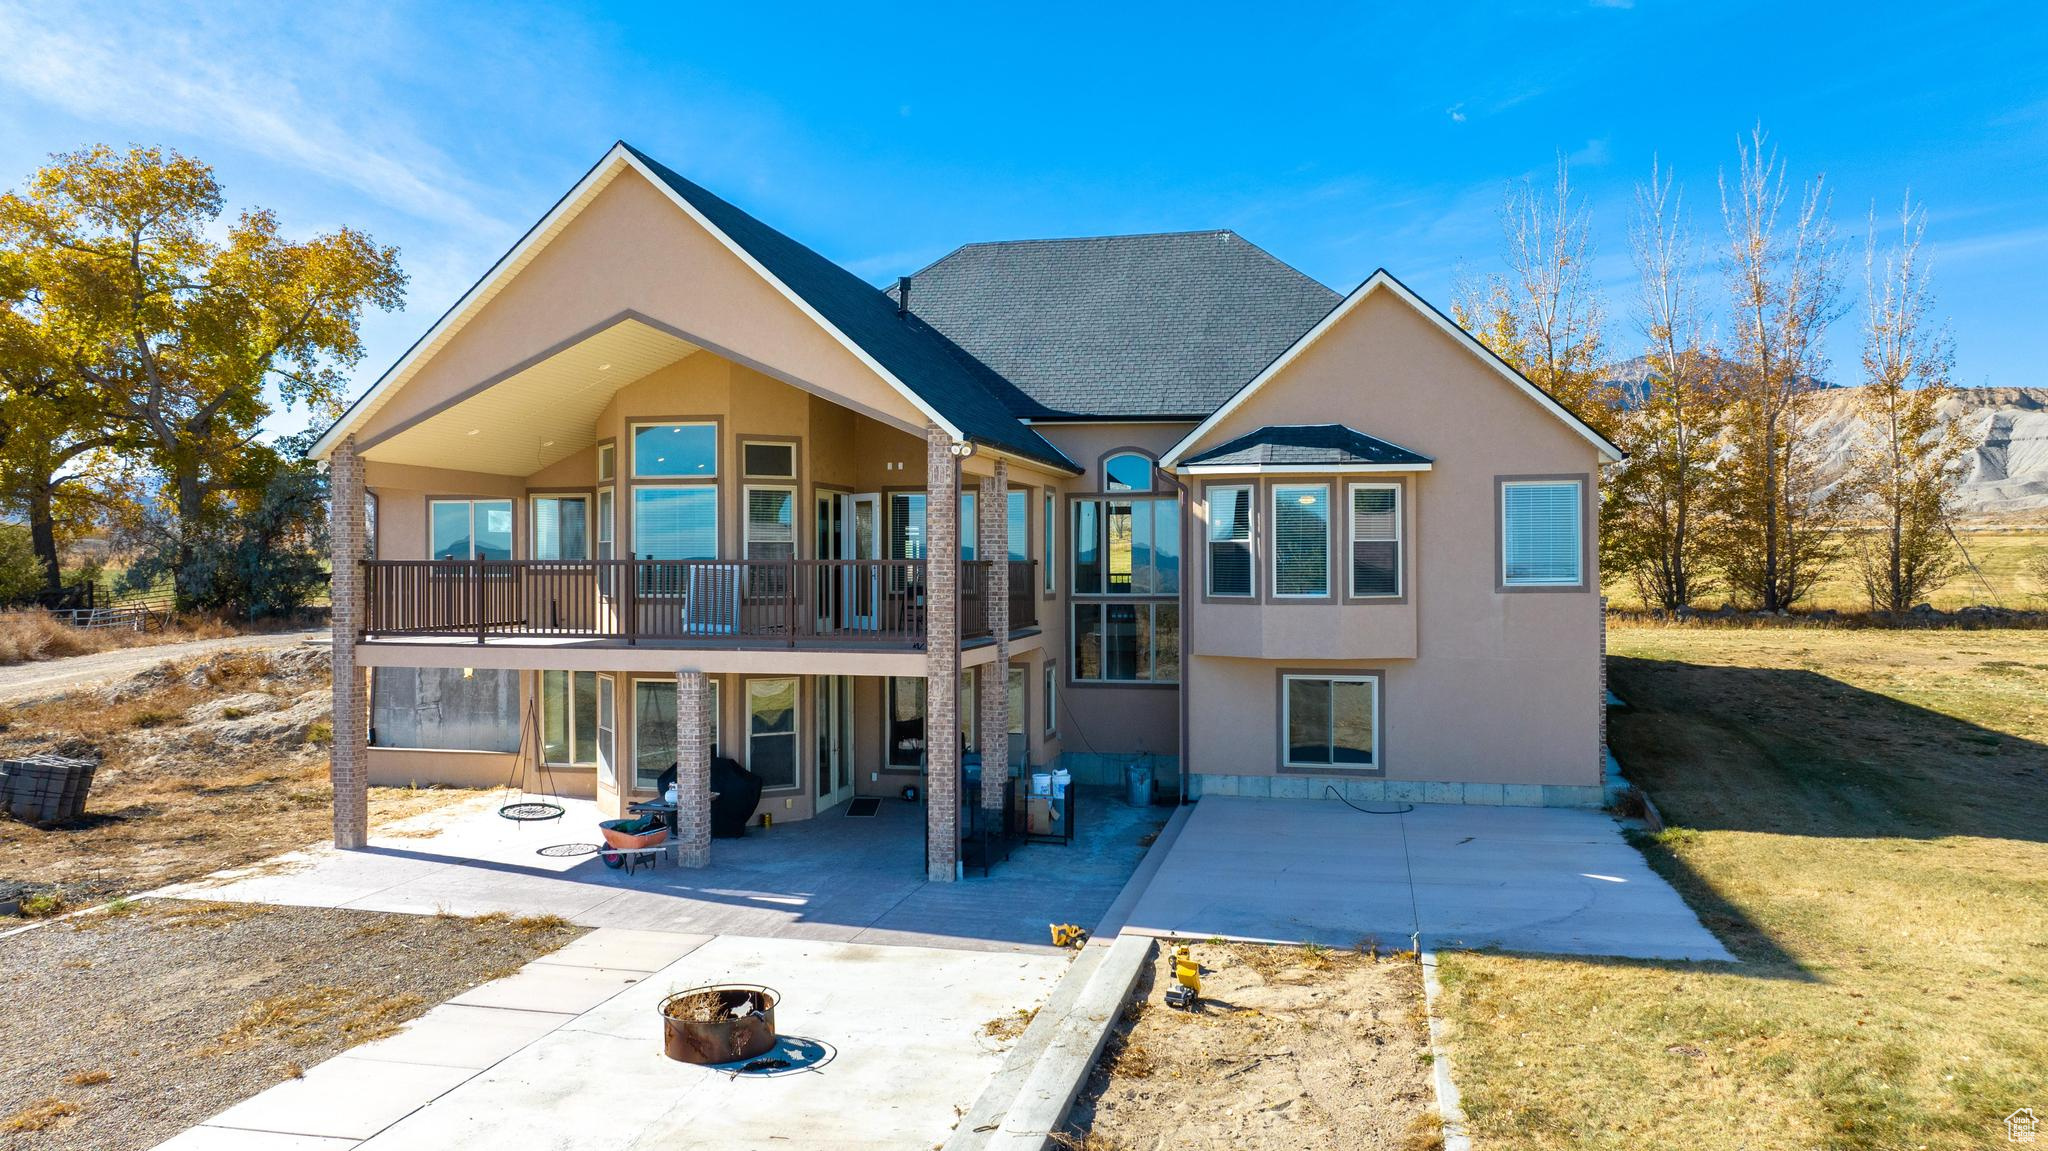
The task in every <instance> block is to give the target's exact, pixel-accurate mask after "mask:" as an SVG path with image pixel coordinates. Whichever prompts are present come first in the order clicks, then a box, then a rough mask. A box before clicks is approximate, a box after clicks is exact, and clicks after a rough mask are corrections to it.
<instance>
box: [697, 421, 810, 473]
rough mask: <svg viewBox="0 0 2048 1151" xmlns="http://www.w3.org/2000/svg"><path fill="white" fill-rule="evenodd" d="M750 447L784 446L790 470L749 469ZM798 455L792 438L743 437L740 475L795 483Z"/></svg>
mask: <svg viewBox="0 0 2048 1151" xmlns="http://www.w3.org/2000/svg"><path fill="white" fill-rule="evenodd" d="M667 426H669V427H677V426H679V425H676V424H669V425H667ZM750 447H763V448H783V449H785V450H787V451H788V452H789V470H788V471H787V472H781V473H777V472H754V471H748V470H747V449H748V448H750ZM796 455H797V445H796V444H795V443H794V442H793V441H790V440H746V439H743V440H741V441H740V475H741V477H742V478H744V479H749V480H780V481H782V482H783V483H790V484H793V483H795V482H796V469H797V461H796Z"/></svg>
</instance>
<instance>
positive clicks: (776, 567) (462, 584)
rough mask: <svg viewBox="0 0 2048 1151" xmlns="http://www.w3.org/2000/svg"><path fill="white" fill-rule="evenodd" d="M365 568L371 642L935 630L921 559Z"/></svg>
mask: <svg viewBox="0 0 2048 1151" xmlns="http://www.w3.org/2000/svg"><path fill="white" fill-rule="evenodd" d="M987 566H988V565H987V564H986V563H967V564H962V565H961V569H962V571H961V603H962V621H961V622H962V631H961V634H962V637H963V638H974V637H975V636H977V635H984V636H985V635H987V634H988V622H987V611H986V609H985V606H984V605H983V604H982V602H981V599H980V596H979V589H980V588H981V587H983V586H985V585H986V583H987V576H986V574H985V569H986V567H987ZM1011 566H1012V568H1013V569H1022V572H1021V575H1020V574H1018V573H1017V572H1016V571H1013V573H1012V576H1011V593H1012V594H1011V604H1012V607H1011V627H1012V628H1013V629H1014V628H1020V627H1030V626H1033V625H1035V624H1036V622H1037V600H1036V597H1034V596H1031V595H1029V594H1028V592H1029V591H1030V590H1031V588H1032V587H1033V586H1034V585H1032V584H1031V583H1030V582H1029V581H1030V580H1031V579H1032V578H1033V570H1034V569H1033V565H1031V564H1028V563H1027V564H1012V565H1011ZM363 576H364V592H365V599H366V603H367V612H366V614H365V617H364V624H363V636H364V638H365V639H376V638H396V637H414V636H444V637H448V638H461V639H473V640H474V641H475V642H477V643H485V642H488V641H489V640H491V639H493V638H558V639H595V640H620V641H624V642H626V643H638V642H640V641H642V640H646V641H649V642H691V643H709V644H719V645H733V646H761V645H776V646H790V647H794V646H797V645H799V644H805V643H813V642H816V643H851V644H864V645H876V646H904V647H921V646H923V644H924V638H925V612H926V603H925V564H924V561H922V560H638V559H629V560H365V561H363ZM1020 586H1021V587H1022V589H1023V591H1024V592H1025V593H1027V594H1024V595H1023V596H1022V597H1021V599H1020V597H1019V588H1020ZM970 588H972V589H974V594H973V595H972V596H970V594H969V589H970ZM970 604H971V605H972V606H970ZM977 628H978V630H976V629H977Z"/></svg>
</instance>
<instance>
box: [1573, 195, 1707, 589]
mask: <svg viewBox="0 0 2048 1151" xmlns="http://www.w3.org/2000/svg"><path fill="white" fill-rule="evenodd" d="M1629 246H1630V250H1631V253H1632V255H1633V256H1634V260H1635V266H1636V276H1637V289H1636V303H1635V307H1634V309H1633V318H1634V320H1635V324H1636V327H1637V330H1638V331H1640V332H1641V333H1642V337H1643V359H1644V361H1645V364H1646V366H1647V367H1648V372H1647V373H1646V375H1645V378H1644V381H1643V384H1642V388H1641V392H1640V394H1639V395H1637V396H1635V397H1634V398H1633V401H1632V402H1631V403H1629V404H1628V405H1626V406H1625V407H1624V408H1622V409H1621V410H1620V414H1619V416H1618V418H1617V427H1618V434H1619V435H1620V437H1621V443H1622V446H1623V447H1624V448H1626V449H1627V451H1628V453H1629V459H1628V461H1627V462H1626V463H1624V464H1622V465H1621V466H1620V467H1619V468H1617V469H1616V470H1615V472H1614V473H1613V475H1612V476H1611V477H1610V479H1609V480H1608V482H1607V485H1606V499H1605V501H1604V503H1603V504H1602V508H1601V518H1602V524H1603V526H1602V531H1601V537H1600V538H1601V545H1602V548H1603V550H1605V551H1607V552H1608V557H1607V559H1606V561H1605V562H1603V565H1602V566H1603V567H1609V568H1612V569H1613V570H1615V571H1621V572H1626V573H1628V575H1629V577H1630V578H1631V579H1632V580H1633V581H1634V582H1635V585H1636V590H1637V592H1638V593H1639V594H1640V595H1641V596H1642V598H1643V602H1644V603H1646V604H1652V605H1655V606H1658V607H1662V608H1664V609H1665V610H1667V611H1682V610H1684V609H1686V608H1688V607H1690V606H1691V605H1692V604H1694V603H1695V602H1697V600H1698V599H1699V597H1700V596H1702V595H1704V594H1706V592H1707V591H1709V590H1710V588H1711V585H1712V577H1711V575H1710V574H1709V571H1710V561H1711V555H1712V552H1711V550H1710V549H1711V547H1712V545H1713V544H1714V542H1715V535H1716V533H1717V531H1718V529H1719V527H1720V523H1719V520H1720V516H1719V513H1718V511H1717V509H1715V508H1714V506H1713V501H1712V494H1713V486H1714V484H1715V483H1716V473H1715V469H1716V464H1717V462H1718V460H1719V458H1720V455H1721V450H1722V445H1723V435H1724V433H1725V431H1726V425H1727V420H1726V416H1725V414H1724V412H1723V402H1724V396H1723V394H1722V391H1723V383H1722V379H1721V365H1720V361H1719V358H1718V357H1717V356H1716V355H1715V354H1714V353H1713V351H1712V350H1711V348H1710V347H1709V345H1708V340H1707V335H1706V331H1705V323H1704V321H1703V319H1702V308H1701V303H1700V298H1699V288H1698V285H1697V282H1696V272H1697V265H1696V261H1697V259H1698V250H1697V247H1696V246H1695V244H1694V241H1693V238H1692V231H1691V222H1690V219H1689V217H1688V216H1687V214H1686V211H1685V193H1684V190H1683V189H1682V188H1679V187H1677V186H1676V184H1675V183H1674V181H1673V179H1672V176H1671V173H1670V171H1669V170H1667V169H1661V168H1660V167H1659V166H1658V165H1657V164H1656V162H1655V161H1652V162H1651V165H1650V179H1649V182H1648V183H1639V184H1637V185H1636V205H1635V215H1634V218H1633V219H1632V220H1631V221H1630V225H1629Z"/></svg>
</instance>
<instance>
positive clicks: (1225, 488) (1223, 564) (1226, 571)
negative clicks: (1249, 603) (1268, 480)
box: [1208, 484, 1258, 597]
mask: <svg viewBox="0 0 2048 1151" xmlns="http://www.w3.org/2000/svg"><path fill="white" fill-rule="evenodd" d="M1252 502H1253V501H1252V487H1251V485H1250V484H1225V485H1217V486H1214V487H1211V488H1210V489H1209V490H1208V505H1209V556H1208V561H1209V562H1208V568H1209V571H1208V590H1209V594H1210V595H1211V596H1247V597H1248V596H1251V595H1254V594H1256V593H1257V591H1258V586H1257V582H1256V577H1255V576H1254V574H1253V573H1254V572H1255V571H1256V569H1257V567H1258V565H1257V564H1256V563H1255V562H1253V558H1252Z"/></svg>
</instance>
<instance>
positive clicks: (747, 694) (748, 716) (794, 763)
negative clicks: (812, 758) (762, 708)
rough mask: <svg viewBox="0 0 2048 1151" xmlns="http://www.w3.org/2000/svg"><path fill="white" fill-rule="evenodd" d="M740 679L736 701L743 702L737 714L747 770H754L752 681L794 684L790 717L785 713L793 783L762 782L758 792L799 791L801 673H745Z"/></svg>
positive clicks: (801, 786) (801, 776) (801, 781)
mask: <svg viewBox="0 0 2048 1151" xmlns="http://www.w3.org/2000/svg"><path fill="white" fill-rule="evenodd" d="M742 682H743V684H744V688H743V690H742V691H741V692H740V697H741V698H740V702H741V703H743V704H745V705H746V706H745V707H744V708H743V709H742V714H741V717H740V718H741V725H742V726H743V727H744V728H745V730H746V740H747V770H748V771H753V770H754V685H755V684H763V683H787V684H789V685H791V686H792V687H793V688H795V690H796V702H794V703H792V704H791V705H790V717H789V741H790V744H789V747H790V750H789V754H790V770H791V772H792V773H793V774H794V775H795V776H796V782H795V783H790V784H778V785H776V786H774V787H767V786H763V787H762V788H761V793H762V794H763V795H766V794H768V793H770V792H773V793H775V794H777V795H785V794H797V793H800V792H802V791H803V789H804V684H803V677H802V676H796V675H760V676H749V677H747V678H746V679H745V680H744V681H742ZM771 738H774V739H781V738H782V734H781V733H779V732H778V733H776V734H775V735H773V736H772V737H771Z"/></svg>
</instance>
